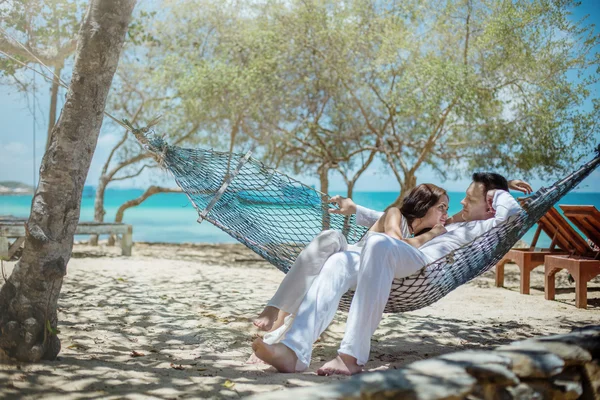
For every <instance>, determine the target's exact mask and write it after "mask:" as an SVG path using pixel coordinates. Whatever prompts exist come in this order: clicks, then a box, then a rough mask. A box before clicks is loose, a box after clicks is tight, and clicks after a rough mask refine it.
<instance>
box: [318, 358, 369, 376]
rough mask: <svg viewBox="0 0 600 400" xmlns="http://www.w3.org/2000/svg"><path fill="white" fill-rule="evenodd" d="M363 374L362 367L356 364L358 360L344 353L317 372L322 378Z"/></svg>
mask: <svg viewBox="0 0 600 400" xmlns="http://www.w3.org/2000/svg"><path fill="white" fill-rule="evenodd" d="M361 372H362V367H361V366H360V365H358V364H357V363H356V358H354V357H352V356H349V355H347V354H342V353H340V354H338V356H337V357H336V358H334V359H333V360H331V361H329V362H328V363H326V364H325V365H323V366H322V367H321V368H319V369H318V370H317V374H318V375H321V376H329V375H355V374H359V373H361Z"/></svg>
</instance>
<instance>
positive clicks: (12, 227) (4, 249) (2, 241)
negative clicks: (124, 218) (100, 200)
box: [0, 218, 133, 260]
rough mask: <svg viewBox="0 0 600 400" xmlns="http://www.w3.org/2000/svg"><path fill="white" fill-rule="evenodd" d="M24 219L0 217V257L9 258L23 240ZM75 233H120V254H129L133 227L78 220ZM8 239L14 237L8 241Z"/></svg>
mask: <svg viewBox="0 0 600 400" xmlns="http://www.w3.org/2000/svg"><path fill="white" fill-rule="evenodd" d="M25 222H27V220H26V219H16V218H11V219H0V259H3V260H9V259H10V258H11V257H12V256H13V254H14V253H15V252H16V251H17V249H18V248H19V247H20V246H21V245H22V244H23V242H25ZM75 234H76V235H121V237H122V239H121V254H122V255H124V256H130V255H131V247H132V246H133V228H132V226H131V225H127V224H111V223H103V222H80V223H79V224H78V225H77V229H76V230H75ZM9 239H15V240H14V242H12V243H10V242H9Z"/></svg>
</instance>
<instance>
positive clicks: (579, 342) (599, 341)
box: [536, 326, 600, 359]
mask: <svg viewBox="0 0 600 400" xmlns="http://www.w3.org/2000/svg"><path fill="white" fill-rule="evenodd" d="M536 340H537V341H539V342H542V343H546V342H561V343H567V344H574V345H576V346H579V347H581V348H582V349H584V350H586V351H588V352H589V353H590V355H591V356H592V358H593V359H598V358H600V326H587V327H583V328H577V329H573V331H572V332H571V333H567V334H564V335H554V336H548V337H543V338H538V339H536Z"/></svg>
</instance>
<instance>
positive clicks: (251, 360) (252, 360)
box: [246, 353, 265, 364]
mask: <svg viewBox="0 0 600 400" xmlns="http://www.w3.org/2000/svg"><path fill="white" fill-rule="evenodd" d="M264 363H265V362H264V361H263V360H261V359H260V358H258V357H256V354H255V353H252V355H251V356H250V358H248V359H247V360H246V364H264Z"/></svg>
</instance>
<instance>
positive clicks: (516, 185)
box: [508, 179, 533, 194]
mask: <svg viewBox="0 0 600 400" xmlns="http://www.w3.org/2000/svg"><path fill="white" fill-rule="evenodd" d="M508 188H509V189H511V190H516V191H519V192H523V193H525V194H531V193H532V192H533V189H532V188H531V185H530V184H529V183H527V182H525V181H521V180H519V179H513V180H511V181H508Z"/></svg>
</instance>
